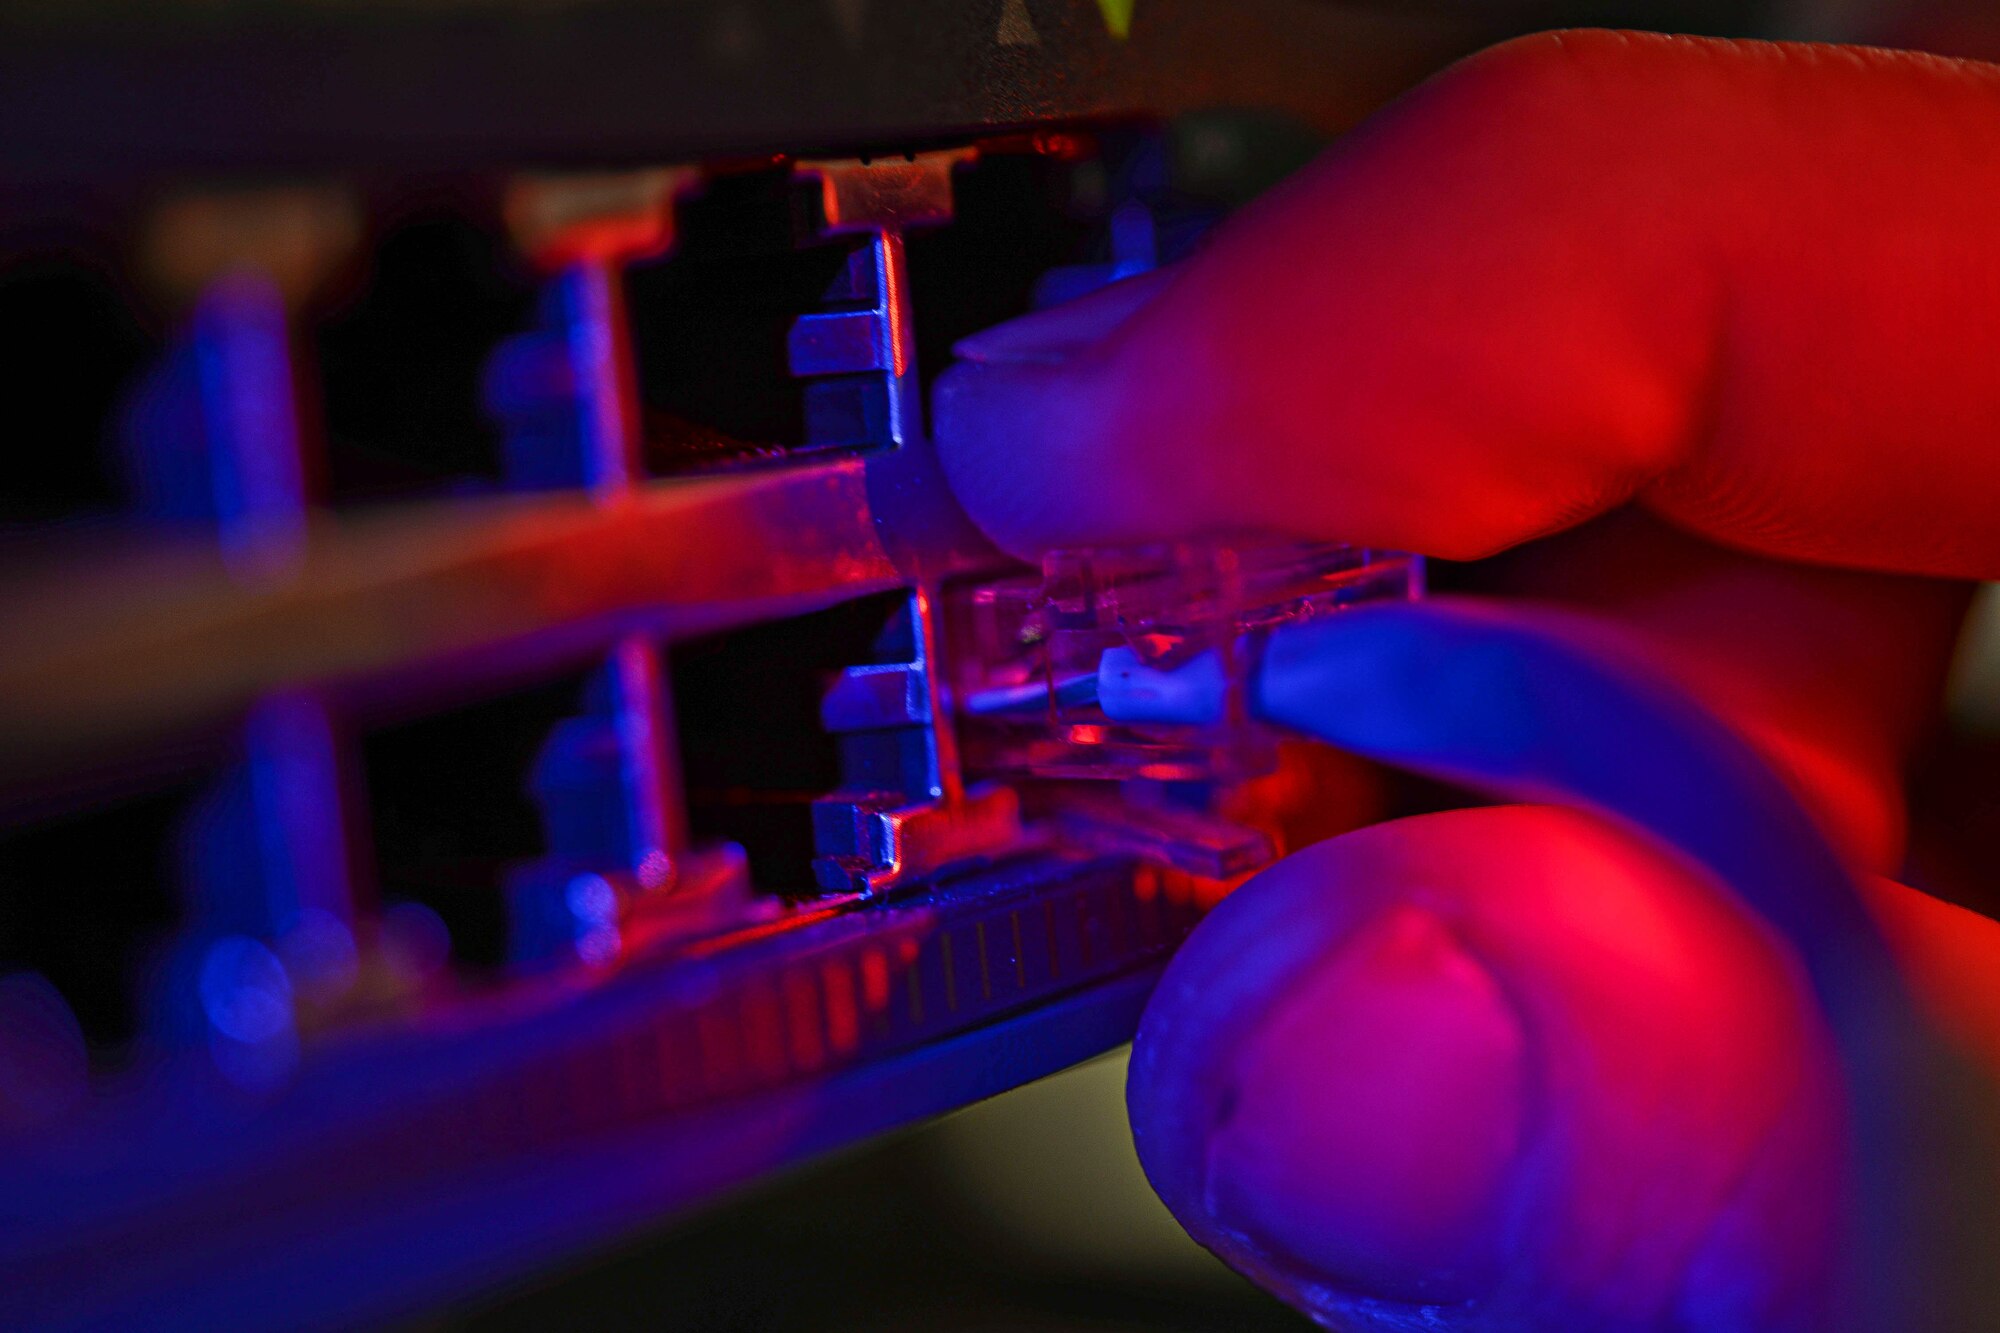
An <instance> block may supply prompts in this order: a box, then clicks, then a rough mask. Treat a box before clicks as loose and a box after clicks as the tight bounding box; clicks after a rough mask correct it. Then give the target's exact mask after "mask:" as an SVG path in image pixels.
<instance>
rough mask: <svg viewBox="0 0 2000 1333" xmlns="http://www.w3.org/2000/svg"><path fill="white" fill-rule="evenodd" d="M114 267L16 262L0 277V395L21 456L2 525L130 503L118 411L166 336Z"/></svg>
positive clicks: (63, 259)
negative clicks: (143, 314)
mask: <svg viewBox="0 0 2000 1333" xmlns="http://www.w3.org/2000/svg"><path fill="white" fill-rule="evenodd" d="M138 304H139V303H138V301H137V299H136V297H135V295H134V294H133V293H132V292H130V291H128V290H126V289H125V287H124V286H123V285H121V284H120V283H119V282H118V281H117V280H116V279H115V278H114V277H113V276H112V275H111V269H110V267H109V266H108V265H106V264H101V263H98V262H96V261H95V260H94V259H93V257H91V256H89V255H86V254H82V253H76V252H52V253H44V254H39V255H20V256H14V257H10V258H9V260H8V262H7V263H6V264H5V266H4V267H0V394H4V396H5V399H6V402H7V404H8V413H9V420H8V428H9V430H10V431H11V432H12V433H13V435H14V437H15V438H16V439H18V440H21V441H23V442H24V443H26V442H28V441H33V444H32V447H29V448H23V449H21V450H18V451H17V452H16V455H15V457H14V458H13V459H12V460H11V464H10V467H9V469H8V476H7V486H6V490H5V493H4V494H0V522H4V523H42V522H49V521H53V520H59V519H63V518H68V517H71V516H72V515H75V514H78V513H104V512H106V511H109V510H112V509H115V508H117V507H119V506H120V505H121V504H122V503H123V502H124V500H125V498H126V489H127V488H126V485H125V477H124V470H123V467H122V465H121V463H120V460H119V457H118V453H117V449H116V446H115V439H116V432H117V428H118V421H117V417H118V409H119V407H120V404H121V403H122V401H123V398H124V395H125V393H126V392H127V390H128V389H129V388H130V387H131V384H132V381H133V378H134V377H135V376H136V375H137V373H138V372H139V370H140V368H141V367H142V366H144V365H146V364H147V363H148V362H149V361H150V360H151V359H152V358H153V356H155V355H156V354H157V350H158V347H159V345H160V339H159V335H158V331H157V330H155V329H151V328H148V327H147V326H146V325H145V324H144V323H143V322H142V320H141V318H140V316H139V315H138V313H137V309H138Z"/></svg>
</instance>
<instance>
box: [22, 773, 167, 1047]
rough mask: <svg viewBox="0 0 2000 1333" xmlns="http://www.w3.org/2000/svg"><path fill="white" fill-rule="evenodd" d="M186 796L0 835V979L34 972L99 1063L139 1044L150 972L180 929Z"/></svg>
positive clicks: (155, 798)
mask: <svg viewBox="0 0 2000 1333" xmlns="http://www.w3.org/2000/svg"><path fill="white" fill-rule="evenodd" d="M189 797H190V793H189V792H188V791H186V790H181V791H175V792H170V793H162V794H159V795H153V796H147V797H145V798H143V799H138V800H132V801H126V802H122V803H120V804H118V805H115V806H110V807H107V808H104V809H101V810H93V811H90V812H88V813H85V814H77V815H70V816H67V817H64V818H61V819H52V820H49V821H47V822H44V823H40V824H34V825H29V826H26V827H22V828H17V829H9V830H8V831H7V832H6V833H5V834H4V835H0V973H4V972H13V971H18V970H27V971H31V972H38V973H40V974H41V975H42V976H43V977H45V978H46V979H47V980H48V981H49V982H50V983H51V984H52V985H54V986H55V988H56V989H57V990H58V991H60V992H61V993H62V995H63V998H64V999H65V1000H67V1001H68V1003H69V1006H70V1011H71V1012H72V1013H73V1014H75V1016H76V1019H77V1023H78V1025H79V1026H80V1027H81V1028H82V1029H83V1034H84V1039H85V1040H86V1041H87V1042H88V1043H89V1044H90V1048H91V1052H92V1056H93V1058H94V1060H96V1061H97V1062H98V1063H99V1064H108V1063H115V1062H116V1061H117V1059H118V1057H119V1056H120V1055H121V1054H122V1053H123V1052H124V1051H125V1050H126V1049H127V1048H128V1046H129V1044H130V1043H131V1041H132V1039H133V1038H134V1037H136V1036H137V1035H138V1033H139V1030H140V1027H141V1025H142V1022H143V1018H144V1013H145V1010H146V1006H147V1002H148V1000H149V998H151V997H149V996H148V994H147V984H148V979H149V977H150V976H151V975H152V973H153V971H154V968H153V964H154V963H155V962H156V961H157V960H158V958H159V956H160V954H161V952H162V950H163V949H164V947H165V945H166V942H167V934H168V931H169V930H170V929H171V928H172V927H173V925H174V923H175V922H176V921H177V920H179V919H180V916H181V911H180V901H179V895H178V894H177V893H176V891H175V888H174V876H175V865H174V861H175V856H174V848H175V835H176V832H177V829H178V826H179V821H180V819H181V817H182V815H183V813H184V812H185V811H186V810H187V808H188V804H189Z"/></svg>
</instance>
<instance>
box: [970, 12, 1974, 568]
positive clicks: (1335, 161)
mask: <svg viewBox="0 0 2000 1333" xmlns="http://www.w3.org/2000/svg"><path fill="white" fill-rule="evenodd" d="M1996 200H2000V69H1995V68H1994V67H1991V66H1986V65H1979V64H1974V63H1970V62H1963V61H1946V60H1939V59H1933V58H1929V57H1922V56H1914V55H1909V54H1904V53H1896V52H1886V51H1874V50H1863V49H1859V48H1835V47H1815V46H1803V45H1774V44H1768V43H1749V42H1718V41H1707V40H1697V39H1686V38H1667V37H1658V36H1651V35H1640V34H1617V33H1602V32H1579V33H1556V34H1543V35H1540V36H1537V37H1533V38H1525V39H1520V40H1517V41H1515V42H1510V43H1507V44H1506V45H1504V46H1500V47H1496V48H1493V49H1492V50H1490V51H1487V52H1485V53H1482V54H1481V55H1479V56H1476V57H1473V58H1472V59H1470V60H1468V61H1466V62H1463V63H1461V64H1459V65H1457V66H1455V67H1453V68H1452V69H1450V70H1447V71H1446V72H1444V73H1443V74H1441V75H1439V76H1438V77H1436V78H1434V79H1433V80H1431V81H1430V82H1429V83H1427V84H1425V85H1424V86H1423V87H1421V88H1419V89H1418V90H1416V91H1415V92H1414V93H1412V94H1411V95H1409V96H1408V97H1406V98H1404V99H1403V100H1402V101H1401V102H1399V103H1397V104H1396V105H1394V106H1393V107H1391V108H1390V109H1388V110H1387V111H1386V112H1384V113H1382V114H1381V115H1378V116H1377V117H1376V118H1375V119H1374V120H1373V121H1371V122H1370V123H1368V124H1367V125H1365V126H1364V127H1363V128H1362V129H1361V130H1359V131H1357V132H1356V133H1355V134H1353V135H1351V136H1349V137H1348V138H1347V139H1345V140H1343V141H1342V142H1341V143H1340V144H1338V145H1336V146H1335V148H1334V149H1333V150H1332V151H1331V152H1330V153H1329V154H1328V155H1327V156H1326V157H1324V158H1323V159H1322V160H1321V161H1319V162H1318V163H1316V164H1315V165H1313V166H1312V167H1310V168H1308V169H1307V170H1306V171H1305V172H1302V173H1301V174H1300V175H1299V176H1298V177H1297V178H1295V179H1294V180H1292V181H1290V182H1288V183H1287V184H1286V185H1285V186H1283V187H1281V188H1280V189H1279V190H1277V191H1275V192H1273V193H1272V194H1271V195H1269V196H1267V197H1266V198H1265V199H1264V200H1262V201H1260V202H1259V203H1258V204H1257V205H1255V206H1253V207H1252V208H1250V209H1248V210H1246V211H1245V213H1244V214H1242V215H1240V216H1239V217H1238V218H1236V219H1234V220H1232V222H1231V223H1229V224H1227V225H1225V226H1224V227H1223V228H1222V229H1221V230H1220V231H1219V232H1218V233H1217V235H1216V236H1215V237H1214V238H1213V239H1212V241H1211V243H1210V244H1209V245H1208V247H1207V248H1205V249H1204V250H1203V251H1202V252H1201V253H1199V254H1198V255H1196V256H1195V257H1193V258H1192V259H1190V260H1189V261H1187V262H1186V263H1185V264H1184V265H1182V266H1181V267H1180V268H1179V269H1178V270H1177V271H1176V272H1175V273H1174V274H1173V275H1172V276H1171V277H1169V278H1167V279H1165V280H1163V281H1160V282H1158V283H1157V284H1156V290H1155V291H1154V292H1153V293H1151V294H1150V295H1149V298H1148V299H1146V300H1145V301H1144V302H1143V303H1141V304H1139V307H1138V308H1137V309H1136V310H1127V309H1124V308H1122V307H1121V308H1119V309H1118V310H1117V311H1116V312H1115V313H1116V315H1117V318H1115V319H1100V318H1098V316H1097V315H1096V314H1093V313H1090V312H1085V313H1084V314H1083V315H1081V316H1079V318H1080V320H1081V321H1082V322H1083V323H1084V324H1086V325H1087V326H1089V331H1090V332H1091V333H1093V334H1101V335H1102V336H1094V337H1090V338H1087V339H1084V340H1083V341H1081V342H1080V343H1079V342H1078V341H1077V340H1075V339H1065V338H1063V337H1061V336H1060V333H1059V331H1049V330H1047V329H1046V326H1045V328H1044V332H1045V333H1048V335H1049V336H1048V338H1046V339H1043V340H1039V341H1038V340H1034V339H1030V340H1028V341H1027V342H1025V343H1024V342H1023V341H1021V340H1012V341H1010V340H1006V339H999V340H988V341H986V342H985V343H983V344H982V343H975V344H973V345H972V346H970V347H969V348H968V349H967V351H968V353H969V354H970V355H972V356H973V357H975V358H979V359H975V360H971V361H968V362H967V363H965V364H963V365H961V366H959V367H956V368H954V369H953V370H952V371H950V372H948V373H947V375H946V376H945V377H944V379H943V380H942V381H941V382H940V384H939V388H938V392H937V397H936V416H937V422H936V424H937V434H938V442H939V448H940V452H941V456H942V458H943V461H944V465H945V468H946V472H947V474H948V476H949V477H950V478H951V480H952V483H953V485H954V488H955V489H956V490H957V491H958V492H959V494H960V497H961V499H962V500H964V502H965V503H966V505H967V507H968V508H969V509H970V511H971V512H972V514H973V516H974V518H975V519H976V520H978V521H979V523H980V524H981V525H982V526H983V527H985V528H986V529H987V531H988V532H989V533H990V534H991V535H992V536H994V537H995V538H996V539H997V540H999V541H1000V542H1001V543H1002V544H1003V545H1006V546H1009V547H1010V548H1012V549H1015V550H1017V551H1023V552H1029V551H1035V550H1040V549H1045V548H1047V547H1049V546H1054V545H1064V544H1078V543H1107V542H1117V543H1123V542H1133V541H1145V540H1155V539H1160V538H1167V537H1178V536H1184V535H1188V534H1190V533H1195V532H1242V531H1248V530H1254V531H1263V532H1271V533H1278V534H1288V535H1296V536H1303V537H1312V538H1338V539H1343V540H1348V541H1352V542H1356V543H1358V544H1363V545H1373V546H1389V547H1402V548H1406V549H1414V550H1420V551H1425V552H1428V553H1432V554H1437V555H1444V556H1451V557H1457V558H1469V557H1474V556H1479V555H1484V554H1488V553H1490V552H1492V551H1495V550H1498V549H1501V548H1504V547H1507V546H1510V545H1513V544H1516V543H1518V542H1521V541H1525V540H1528V539H1530V538H1533V537H1536V536H1540V535H1544V534H1546V533H1548V532H1551V531H1554V530H1558V529H1561V528H1564V527H1567V526H1569V525H1571V524H1574V523H1576V522H1578V521H1581V520H1582V519H1583V518H1586V517H1589V516H1591V515H1593V514H1596V513H1599V512H1602V511H1604V510H1606V509H1609V508H1612V507H1615V506H1617V505H1619V504H1622V503H1625V502H1627V501H1630V500H1634V499H1636V500H1639V501H1641V502H1643V503H1645V504H1647V505H1649V506H1650V507H1652V508H1653V509H1655V510H1656V511H1658V512H1660V513H1662V514H1664V515H1666V516H1667V517H1669V518H1671V519H1673V520H1674V521H1676V522H1678V523H1680V524H1682V525H1683V526H1685V527H1688V528H1690V529H1692V530H1695V531H1697V532H1699V533H1701V534H1703V535H1705V536H1708V537H1712V538H1715V539H1717V540H1721V541H1724V542H1727V543H1730V544H1733V545H1737V546H1741V547H1744V548H1748V549H1752V550H1756V551H1760V552H1764V553H1767V554H1772V555H1779V556H1784V557H1788V558H1796V559H1809V560H1815V561H1822V562H1828V563H1834V564H1844V565H1857V566H1867V567H1874V568H1882V569H1893V570H1903V571H1910V572H1924V573H1939V574H1950V575H1972V576H1990V575H1994V574H1996V573H2000V525H1995V524H1992V523H1991V522H1990V521H1989V517H1988V514H1989V508H1990V504H1991V497H1992V496H1994V495H1995V494H1997V493H2000V449H1994V448H1991V447H1989V441H1990V440H1992V439H1993V438H1995V437H1996V435H2000V376H1996V375H1994V374H1993V373H1992V372H1991V367H1992V366H1993V364H1995V362H1996V360H2000V246H1996V245H1995V244H1994V243H1993V237H1994V235H1995V233H1996V231H2000V226H1996V224H2000V203H1996ZM1122 299H1123V298H1121V297H1119V296H1117V295H1115V294H1107V296H1106V297H1105V301H1106V302H1107V303H1114V304H1115V303H1117V302H1119V301H1120V300H1122ZM1126 304H1127V305H1129V304H1131V303H1130V302H1127V303H1126ZM1093 321H1094V323H1093ZM1051 348H1053V350H1051Z"/></svg>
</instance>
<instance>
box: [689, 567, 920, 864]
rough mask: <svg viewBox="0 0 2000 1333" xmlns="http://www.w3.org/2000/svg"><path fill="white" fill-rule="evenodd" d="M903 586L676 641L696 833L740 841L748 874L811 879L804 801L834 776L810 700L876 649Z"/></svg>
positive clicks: (830, 748) (829, 743)
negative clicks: (813, 610) (794, 615)
mask: <svg viewBox="0 0 2000 1333" xmlns="http://www.w3.org/2000/svg"><path fill="white" fill-rule="evenodd" d="M902 603H903V594H901V593H885V594H882V595H880V596H876V597H865V598H862V599H860V600H858V601H853V602H848V603H845V604H843V605H841V606H837V607H834V608H832V609H831V610H827V611H821V612H818V613H816V614H813V615H809V616H800V617H797V618H796V619H792V620H784V621H778V622H775V623H772V624H769V625H759V626H756V627H754V628H752V629H746V630H742V631H739V632H737V633H734V634H725V635H720V636H717V637H715V638H710V639H702V640H697V641H695V642H691V643H686V644H680V645H676V646H675V649H674V655H673V664H674V665H673V678H674V703H675V711H676V715H677V717H678V719H679V725H680V739H681V763H682V772H683V780H684V781H685V783H686V786H687V792H688V808H689V824H690V828H691V831H692V833H693V835H694V837H695V839H696V841H697V842H700V841H702V840H704V839H714V840H723V841H729V842H736V843H741V844H742V845H743V848H744V850H745V851H746V852H747V853H748V854H749V858H750V878H751V881H752V883H754V884H755V885H756V886H757V887H758V888H760V889H763V890H765V891H767V892H773V893H785V894H791V893H799V892H807V891H810V890H811V888H812V885H813V876H812V856H813V846H812V802H813V801H814V800H816V799H817V798H819V797H821V796H824V795H826V794H827V793H828V792H830V791H832V790H833V789H834V788H835V787H836V786H837V785H838V784H839V782H840V755H839V751H838V748H837V746H836V745H835V741H834V738H833V737H832V736H830V735H828V734H827V733H826V731H825V730H824V729H822V727H821V726H820V713H819V708H820V700H821V699H822V698H823V697H824V696H825V694H826V689H827V686H828V684H829V683H830V682H831V681H832V679H833V677H834V674H835V673H836V672H838V671H840V670H841V669H842V668H845V667H850V666H855V665H859V664H861V663H865V662H870V661H874V660H877V657H878V653H879V651H880V649H879V647H878V642H877V641H878V639H879V638H880V636H881V635H882V632H883V629H884V627H885V626H886V625H888V624H889V623H890V621H891V620H892V618H893V617H894V615H895V612H896V610H897V608H898V607H899V606H901V605H902Z"/></svg>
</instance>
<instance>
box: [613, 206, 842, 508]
mask: <svg viewBox="0 0 2000 1333" xmlns="http://www.w3.org/2000/svg"><path fill="white" fill-rule="evenodd" d="M797 192H798V187H796V186H795V185H794V184H793V182H792V180H791V176H790V172H789V171H788V170H784V169H774V170H769V171H757V172H746V173H738V174H728V175H720V176H716V177H713V178H711V179H710V180H709V181H707V182H706V183H705V184H704V185H703V187H702V188H701V190H700V191H699V192H697V193H696V194H694V195H692V196H691V197H689V198H687V199H684V200H683V201H682V202H681V205H680V209H679V222H678V228H677V237H676V242H675V246H674V251H673V253H672V254H671V255H670V256H669V257H667V258H666V259H664V260H661V261H659V262H657V263H651V264H640V265H637V266H635V267H633V268H632V269H631V270H630V271H629V272H628V273H627V275H626V283H627V287H626V291H627V299H628V304H629V307H630V310H631V320H632V339H633V354H634V357H635V358H636V360H637V362H638V368H639V394H640V399H641V401H642V403H643V405H644V418H645V433H646V441H647V467H648V470H649V471H651V472H652V473H654V474H655V475H663V476H664V475H674V474H678V473H685V472H692V471H700V470H702V469H705V468H710V467H714V466H717V465H721V464H729V463H737V462H746V461H756V460H759V459H762V458H768V457H771V456H773V455H774V454H780V453H785V452H790V451H793V450H797V449H799V448H800V447H802V446H804V445H805V444H806V443H807V442H808V433H809V432H808V429H807V386H806V384H805V382H803V381H800V380H797V379H794V378H793V377H792V374H791V369H790V363H789V360H788V358H787V352H786V339H787V336H788V335H789V333H790V331H791V327H792V323H793V321H795V320H796V319H797V318H798V317H799V316H801V315H804V314H808V313H810V312H813V311H816V310H824V309H827V308H828V300H829V294H830V293H832V294H836V295H837V293H838V290H839V286H840V284H841V282H842V280H843V275H844V272H845V270H846V267H847V258H848V255H849V254H850V253H851V252H852V251H853V250H854V248H855V246H856V244H857V243H856V242H850V241H843V242H841V243H837V244H827V245H807V246H804V247H803V248H802V247H800V246H799V245H798V244H797V235H798V232H797V228H796V227H795V225H794V217H795V216H796V213H797V208H796V205H795V200H796V196H797Z"/></svg>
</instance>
